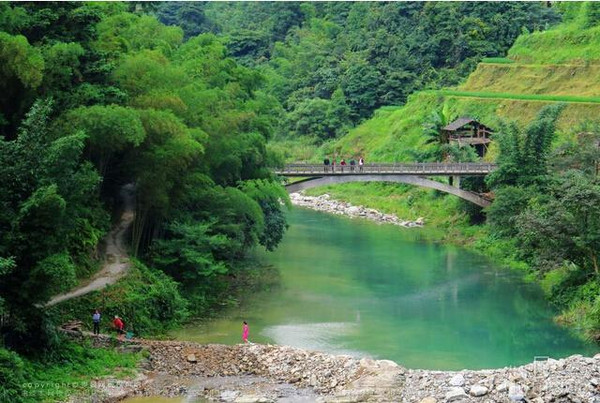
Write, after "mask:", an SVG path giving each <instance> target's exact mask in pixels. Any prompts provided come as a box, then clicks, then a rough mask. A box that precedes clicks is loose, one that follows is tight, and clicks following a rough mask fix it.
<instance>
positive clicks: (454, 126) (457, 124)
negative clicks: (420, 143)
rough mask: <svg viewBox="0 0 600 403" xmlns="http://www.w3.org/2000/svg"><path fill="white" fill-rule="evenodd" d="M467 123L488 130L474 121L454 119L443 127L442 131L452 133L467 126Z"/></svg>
mask: <svg viewBox="0 0 600 403" xmlns="http://www.w3.org/2000/svg"><path fill="white" fill-rule="evenodd" d="M469 123H477V124H478V125H481V126H483V127H485V128H486V129H489V128H488V127H487V126H485V125H483V124H481V123H479V122H478V121H476V120H475V119H471V118H466V117H465V118H458V119H456V120H455V121H454V122H452V123H450V124H449V125H448V126H446V127H444V128H443V129H442V130H447V131H450V132H453V131H455V130H458V129H460V128H461V127H463V126H466V125H468V124H469Z"/></svg>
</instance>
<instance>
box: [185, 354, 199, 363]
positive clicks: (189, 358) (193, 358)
mask: <svg viewBox="0 0 600 403" xmlns="http://www.w3.org/2000/svg"><path fill="white" fill-rule="evenodd" d="M187 361H188V362H192V363H194V362H198V360H197V359H196V355H195V354H188V356H187Z"/></svg>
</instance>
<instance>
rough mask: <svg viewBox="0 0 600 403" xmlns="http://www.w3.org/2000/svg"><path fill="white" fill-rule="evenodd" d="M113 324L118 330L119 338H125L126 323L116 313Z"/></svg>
mask: <svg viewBox="0 0 600 403" xmlns="http://www.w3.org/2000/svg"><path fill="white" fill-rule="evenodd" d="M113 326H114V327H115V329H116V330H117V334H118V335H119V340H123V338H124V337H125V330H124V329H125V324H124V323H123V321H122V320H121V318H119V317H118V316H117V315H115V319H114V320H113Z"/></svg>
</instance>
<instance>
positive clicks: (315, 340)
mask: <svg viewBox="0 0 600 403" xmlns="http://www.w3.org/2000/svg"><path fill="white" fill-rule="evenodd" d="M357 331H358V325H357V324H356V323H329V322H326V323H305V324H290V325H274V326H268V327H266V328H265V329H263V330H262V332H261V334H262V335H264V336H266V337H267V338H269V339H271V340H273V342H274V343H276V344H279V345H284V346H294V347H298V348H303V349H307V350H321V351H328V352H330V353H333V354H348V355H352V356H363V355H365V354H364V353H362V352H361V351H357V350H345V349H343V348H340V347H339V346H338V345H337V343H336V340H337V338H338V337H340V335H345V336H348V337H350V336H351V335H352V334H354V333H356V332H357Z"/></svg>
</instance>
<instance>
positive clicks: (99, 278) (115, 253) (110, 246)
mask: <svg viewBox="0 0 600 403" xmlns="http://www.w3.org/2000/svg"><path fill="white" fill-rule="evenodd" d="M119 196H120V197H121V199H122V201H123V213H122V214H121V218H120V219H119V223H118V224H117V225H116V226H115V227H114V228H113V229H112V230H111V231H110V232H109V233H108V235H107V236H106V254H105V262H104V265H103V266H102V269H101V270H100V271H99V272H98V273H96V274H95V275H94V276H93V277H92V279H91V280H90V282H89V283H87V284H83V285H81V286H79V287H78V288H76V289H74V290H71V291H69V292H68V293H65V294H60V295H56V296H54V297H52V299H51V300H50V301H49V302H48V303H47V304H46V306H52V305H55V304H58V303H59V302H63V301H66V300H69V299H71V298H75V297H79V296H81V295H85V294H87V293H89V292H92V291H96V290H99V289H102V288H104V287H106V286H107V285H109V284H114V283H116V282H117V280H119V279H120V278H121V277H123V276H124V275H125V273H126V272H127V270H128V269H129V255H128V253H127V249H126V248H125V244H124V237H125V233H126V232H127V230H128V229H129V226H130V225H131V223H132V222H133V219H134V205H135V203H134V200H135V199H134V188H133V185H132V184H128V185H125V186H123V187H122V188H121V192H120V193H119Z"/></svg>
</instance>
